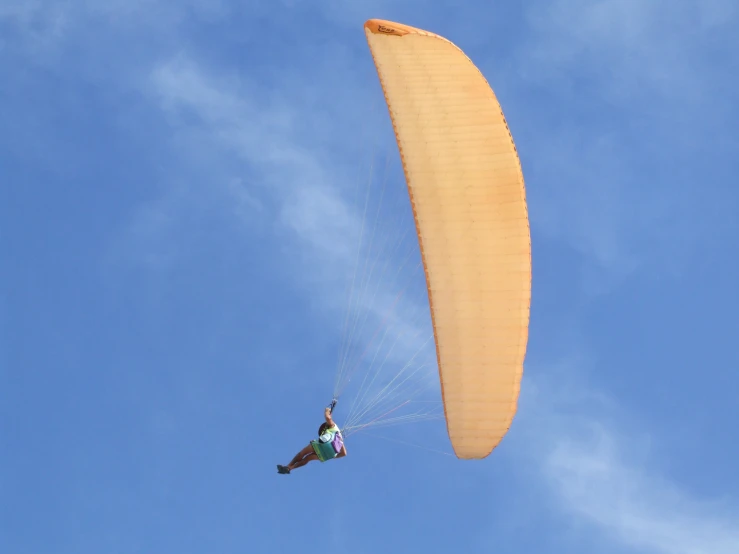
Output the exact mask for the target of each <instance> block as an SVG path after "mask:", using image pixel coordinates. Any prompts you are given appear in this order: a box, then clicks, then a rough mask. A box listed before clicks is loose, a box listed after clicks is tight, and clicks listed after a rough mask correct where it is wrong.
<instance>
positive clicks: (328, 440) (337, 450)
mask: <svg viewBox="0 0 739 554" xmlns="http://www.w3.org/2000/svg"><path fill="white" fill-rule="evenodd" d="M337 402H338V401H337V400H336V398H334V399H333V400H332V401H331V404H329V405H328V406H326V409H325V410H324V411H323V417H324V418H325V420H326V421H325V422H323V423H321V426H320V427H319V428H318V439H316V440H312V441H310V444H308V446H306V447H305V448H303V449H302V450H301V451H300V452H298V453H297V454H296V455H295V457H294V458H293V459H292V460H291V461H290V463H289V464H287V465H286V466H283V465H279V464H278V465H277V473H282V474H289V473H290V472H291V471H292V470H293V469H297V468H299V467H303V466H304V465H305V464H307V463H308V462H312V461H313V460H318V461H320V462H325V461H327V460H332V459H334V458H343V457H344V456H346V445H345V444H344V438H343V437H342V435H341V430H340V429H339V426H338V425H336V423H334V420H333V419H332V417H331V414H332V413H333V411H334V408H335V407H336V403H337Z"/></svg>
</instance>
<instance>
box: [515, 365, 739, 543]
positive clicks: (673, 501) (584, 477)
mask: <svg viewBox="0 0 739 554" xmlns="http://www.w3.org/2000/svg"><path fill="white" fill-rule="evenodd" d="M582 362H583V360H580V361H578V362H575V363H576V364H580V363H582ZM553 373H556V374H558V378H556V379H546V380H544V379H542V380H540V381H538V382H537V381H534V382H532V381H531V380H529V381H528V382H527V387H526V389H525V391H524V396H523V403H524V404H525V406H526V409H525V410H523V411H522V417H521V422H520V425H521V428H522V429H521V433H520V435H519V436H518V438H517V439H516V440H517V442H518V443H519V444H520V448H521V452H525V453H527V454H528V455H530V456H531V459H530V464H531V466H532V469H533V471H535V472H536V473H538V474H539V476H540V477H541V480H542V482H543V483H544V484H545V485H546V487H547V488H548V489H549V492H550V494H551V496H552V498H553V499H554V501H555V502H556V505H558V506H559V507H560V508H561V509H562V510H563V512H564V514H565V515H566V516H567V517H568V518H570V520H571V522H572V523H573V525H575V524H577V525H580V526H581V525H582V524H583V523H585V524H587V525H589V526H590V528H591V530H594V531H596V532H598V533H602V534H603V535H605V536H606V537H609V538H610V539H612V540H614V541H616V542H617V543H618V544H621V545H623V546H625V547H629V548H634V549H636V551H638V552H644V553H650V554H651V553H653V554H733V553H734V552H739V526H737V521H739V505H737V503H736V499H734V501H732V500H731V499H728V498H727V499H714V500H706V499H702V498H699V497H697V496H695V494H694V493H690V492H688V491H687V490H684V489H683V488H682V487H681V486H680V485H679V484H678V483H675V482H672V481H670V480H669V479H667V478H666V477H664V474H663V473H661V472H660V469H659V464H660V460H659V457H658V456H657V453H658V452H659V450H660V441H659V439H658V438H656V437H651V436H650V435H649V434H648V431H645V430H644V429H643V427H642V428H639V427H638V426H637V425H636V422H633V421H630V420H629V418H628V417H626V415H625V414H623V413H620V410H619V406H618V403H617V402H616V401H614V399H612V398H609V397H608V396H605V395H603V394H602V393H598V392H597V391H592V390H588V389H587V388H584V387H583V386H582V385H579V384H577V383H575V382H573V381H572V380H568V379H567V378H566V377H565V378H564V379H559V377H561V376H562V369H559V370H557V369H556V368H553ZM558 383H559V384H558ZM563 383H566V384H567V385H566V386H563ZM637 429H639V430H638V431H637Z"/></svg>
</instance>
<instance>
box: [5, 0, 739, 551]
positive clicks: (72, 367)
mask: <svg viewBox="0 0 739 554" xmlns="http://www.w3.org/2000/svg"><path fill="white" fill-rule="evenodd" d="M737 10H739V7H737V5H736V3H735V2H732V1H730V0H702V1H700V2H699V1H697V0H695V1H693V0H685V1H683V2H680V3H677V2H670V1H667V0H654V1H652V2H637V1H633V2H629V1H616V0H591V1H585V0H553V1H550V2H544V1H539V0H533V1H530V2H526V3H511V2H506V3H504V2H495V3H493V2H480V1H474V2H473V1H471V2H466V3H464V6H463V7H460V6H459V5H458V3H457V2H451V1H435V2H430V1H427V0H407V1H400V0H395V1H392V2H391V1H389V0H385V1H381V0H377V1H367V2H354V3H349V2H339V1H338V0H325V1H322V2H304V1H299V0H293V1H289V0H283V1H278V0H274V1H271V2H266V1H265V2H255V1H248V2H240V3H237V2H227V1H225V0H223V1H217V0H209V1H205V0H189V1H183V2H178V3H168V2H164V1H162V0H146V1H145V0H133V1H126V2H123V1H117V0H116V1H110V2H89V1H74V0H72V1H68V2H64V3H51V2H42V1H30V0H26V1H20V0H18V1H14V0H1V1H0V75H2V78H0V98H1V99H2V109H0V185H1V189H0V191H1V195H0V225H1V227H0V240H1V241H2V242H0V245H1V247H2V272H0V275H1V278H2V288H1V289H0V291H1V293H2V295H1V296H0V314H1V317H0V356H1V357H0V385H1V386H0V407H1V409H2V421H3V424H2V426H0V445H1V451H2V454H1V457H0V460H1V461H0V470H1V471H0V487H2V489H1V491H0V498H2V500H1V501H0V509H1V510H2V511H1V512H0V551H2V552H10V553H13V554H31V553H33V554H36V553H46V552H54V553H55V554H64V553H75V554H86V553H90V554H92V553H94V554H99V553H101V552H126V553H127V552H152V553H154V552H156V553H162V552H173V553H174V552H176V553H178V554H184V553H195V552H210V553H221V552H223V553H228V552H292V551H297V550H303V549H310V548H316V546H315V545H316V544H320V545H321V546H320V548H341V549H343V551H346V552H351V553H363V552H377V551H383V552H418V551H427V552H444V551H460V552H481V553H483V552H504V553H507V554H517V553H529V552H536V553H544V552H546V553H552V554H557V553H568V554H577V553H587V554H592V553H593V552H598V553H608V554H621V553H644V554H652V553H653V554H668V553H669V554H698V553H701V554H702V553H707V554H735V553H736V552H739V479H738V478H737V469H736V468H737V463H736V460H737V458H738V457H739V444H738V443H737V441H736V440H735V437H736V431H735V422H736V421H739V402H737V398H738V395H739V373H738V372H737V367H738V366H739V356H738V355H737V349H736V345H735V343H734V342H733V341H734V340H735V337H736V328H737V327H736V313H737V311H738V310H739V295H737V293H736V283H737V282H739V261H737V260H738V259H739V257H738V256H737V253H738V252H739V228H738V225H737V220H736V215H735V214H736V213H737V208H739V193H738V192H737V189H736V174H737V171H738V170H739V141H738V140H737V133H736V129H737V128H739V110H737V107H736V101H735V99H736V96H737V91H738V90H739V80H738V78H737V75H739V56H737V52H739V38H737V37H739V34H737V24H738V14H737ZM371 17H379V18H384V19H391V20H396V21H401V22H403V23H407V24H410V25H414V26H417V27H421V28H425V29H428V30H430V31H433V32H436V33H438V34H441V35H443V36H445V37H447V38H449V39H450V40H452V41H453V42H455V43H456V44H458V45H459V46H460V47H461V48H463V49H464V50H465V51H466V53H467V54H468V55H469V56H470V57H471V58H472V59H473V61H474V62H475V63H476V64H477V65H478V66H479V67H480V69H481V70H482V71H483V73H484V74H485V75H486V77H487V78H488V80H489V81H490V83H491V84H492V86H493V88H494V89H495V91H496V93H497V95H498V97H499V99H500V101H501V104H502V106H503V109H504V110H505V113H506V116H507V119H508V122H509V124H510V126H511V129H512V132H513V134H514V139H515V140H516V144H517V147H518V149H519V152H520V154H521V158H522V163H523V169H524V175H525V177H526V183H527V195H528V200H529V209H530V216H531V226H532V243H533V268H534V270H533V301H532V313H531V316H532V320H531V328H530V343H529V350H528V355H527V360H526V367H525V377H524V382H523V386H522V396H521V402H520V409H519V412H518V415H517V417H516V419H515V421H514V424H513V426H512V428H511V431H510V433H509V434H508V436H507V437H506V439H505V440H504V441H503V443H502V444H501V446H500V447H499V448H498V449H496V450H495V451H494V452H493V454H492V455H491V456H490V457H488V458H487V459H485V460H482V461H461V460H457V459H456V458H454V457H452V456H449V455H447V454H444V453H437V452H431V451H430V450H440V451H442V452H446V453H448V452H450V451H451V447H450V445H449V443H448V439H447V438H446V436H445V432H444V425H443V421H435V422H425V423H423V424H417V425H418V426H414V425H410V424H409V425H404V426H398V427H394V428H391V429H388V431H387V432H388V433H391V434H389V435H387V436H388V437H394V438H396V439H400V440H407V442H414V443H415V444H419V445H420V446H419V447H416V446H409V445H401V444H398V443H395V442H389V441H387V440H383V438H387V437H383V438H380V437H375V436H370V435H367V434H362V433H357V434H356V435H354V436H353V437H351V438H350V440H348V444H347V446H348V449H349V456H348V457H347V458H345V459H342V460H339V461H335V462H331V463H328V464H322V465H319V464H310V465H309V466H307V467H305V468H303V469H300V470H298V471H296V472H295V473H294V474H293V475H290V476H281V475H277V474H276V473H275V464H277V463H286V462H287V461H288V460H289V459H290V458H291V457H292V456H293V454H294V453H295V452H297V450H299V449H300V448H302V446H304V444H306V443H307V441H308V440H309V439H310V438H312V437H313V435H314V433H315V429H316V427H317V425H318V424H319V423H320V421H321V417H322V409H323V406H324V405H325V404H326V403H327V402H328V401H329V400H330V396H331V392H332V384H333V379H334V377H335V372H336V363H337V352H338V348H339V347H340V344H341V338H342V337H341V323H342V317H343V312H342V307H343V303H344V302H345V297H344V295H343V293H344V290H343V288H341V290H340V292H338V291H339V288H340V287H339V284H342V283H344V282H345V279H346V275H347V272H348V271H349V268H350V266H351V255H350V253H351V246H352V239H353V238H355V237H356V228H357V225H358V219H357V211H356V209H355V206H354V205H352V204H351V202H350V199H351V194H352V190H351V186H352V183H353V182H354V178H355V176H356V174H357V171H358V168H360V170H362V171H364V170H366V167H365V165H366V162H367V159H368V152H373V151H374V150H372V148H371V147H368V146H367V144H375V145H377V146H378V149H379V150H380V151H382V152H386V151H388V150H392V148H391V147H392V146H393V137H392V136H391V134H390V133H389V129H388V127H387V121H386V119H387V116H386V113H385V112H383V111H382V110H383V106H382V104H381V102H382V98H381V96H380V92H379V88H378V86H377V83H376V80H377V78H376V74H375V73H374V68H373V66H372V63H371V59H370V57H369V53H368V49H367V46H366V42H365V37H364V33H363V30H362V24H363V22H364V21H365V20H366V19H368V18H371ZM368 113H370V114H373V115H372V117H371V118H368V117H367V114H368ZM367 121H369V122H370V124H369V125H366V122H367ZM367 136H369V137H370V138H371V140H370V141H364V139H363V137H367ZM373 141H374V142H373ZM363 164H365V165H363ZM390 168H391V169H390V175H391V178H390V181H391V182H392V183H394V184H395V187H396V188H395V189H394V190H395V191H396V192H397V191H398V190H402V189H401V188H398V187H401V186H402V180H400V179H401V174H400V172H399V170H398V168H397V165H395V164H394V162H393V161H392V160H391V163H390ZM388 232H389V231H388ZM385 293H387V294H385ZM387 295H390V297H391V296H392V291H391V290H384V289H383V291H382V294H381V295H380V298H381V299H385V300H387V298H386V296H387ZM408 302H415V303H416V304H413V306H415V307H417V303H418V302H422V298H419V297H418V295H416V296H413V297H412V298H410V299H409V300H408ZM380 305H382V304H381V303H380ZM409 306H410V305H404V309H403V310H400V311H399V314H398V315H397V317H396V318H394V319H393V323H392V325H391V327H390V328H391V333H392V332H399V331H398V329H401V328H403V329H405V328H407V327H408V326H413V325H421V326H423V325H424V323H423V322H424V319H423V311H422V310H421V311H420V312H418V311H414V310H412V309H410V308H409ZM374 309H375V308H374V307H373V306H371V305H367V306H364V307H363V310H364V312H365V313H366V314H368V317H369V318H370V319H371V318H373V317H375V316H378V314H379V313H381V312H382V311H381V310H379V312H378V314H376V313H374V311H373V310H374ZM409 314H420V315H419V316H418V317H417V318H415V319H414V318H412V317H410V315H409ZM403 316H408V321H406V320H405V319H404V317H403ZM419 322H420V323H419ZM398 336H400V337H401V339H400V344H401V346H402V347H405V348H407V349H409V350H414V347H413V344H412V343H409V342H408V340H407V335H406V334H403V335H400V334H399V335H398ZM413 336H415V335H413ZM401 352H402V349H401ZM393 363H394V362H393ZM427 375H428V374H427ZM347 404H348V403H344V402H343V400H342V403H341V404H340V406H339V409H338V412H337V413H338V414H339V415H341V413H342V412H341V410H342V409H343V410H347ZM342 417H343V416H342ZM429 449H430V450H429Z"/></svg>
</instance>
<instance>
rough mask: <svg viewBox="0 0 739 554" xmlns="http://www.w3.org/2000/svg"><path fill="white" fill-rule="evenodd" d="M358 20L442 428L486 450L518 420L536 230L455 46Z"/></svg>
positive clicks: (512, 158)
mask: <svg viewBox="0 0 739 554" xmlns="http://www.w3.org/2000/svg"><path fill="white" fill-rule="evenodd" d="M364 28H365V32H366V35H367V41H368V43H369V47H370V51H371V52H372V57H373V58H374V61H375V66H376V68H377V73H378V75H379V78H380V82H381V84H382V88H383V91H384V93H385V99H386V101H387V105H388V108H389V110H390V116H391V118H392V123H393V127H394V129H395V135H396V139H397V142H398V147H399V149H400V153H401V158H402V162H403V168H404V171H405V178H406V182H407V185H408V191H409V194H410V199H411V204H412V206H413V213H414V216H415V222H416V229H417V232H418V240H419V244H420V246H421V255H422V257H423V263H424V267H425V271H426V283H427V286H428V295H429V303H430V306H431V315H432V321H433V324H434V334H435V338H436V350H437V359H438V364H439V375H440V379H441V388H442V395H443V400H444V411H445V415H446V421H447V430H448V432H449V437H450V439H451V441H452V446H453V448H454V451H455V453H456V455H457V456H458V457H459V458H484V457H486V456H487V455H489V454H490V452H492V450H493V449H494V448H495V447H496V446H497V445H498V444H499V443H500V441H501V440H502V438H503V436H504V435H505V434H506V432H507V431H508V429H509V427H510V425H511V422H512V421H513V417H514V415H515V413H516V408H517V404H518V394H519V389H520V384H521V377H522V374H523V362H524V357H525V354H526V345H527V341H528V323H529V307H530V300H531V238H530V231H529V221H528V212H527V208H526V193H525V189H524V182H523V175H522V172H521V166H520V162H519V159H518V155H517V153H516V147H515V146H514V144H513V139H512V138H511V134H510V132H509V130H508V126H507V124H506V121H505V118H504V116H503V113H502V111H501V108H500V105H499V103H498V101H497V99H496V97H495V94H494V93H493V91H492V89H491V88H490V86H489V85H488V83H487V81H486V80H485V78H484V77H483V76H482V74H481V73H480V71H479V70H478V69H477V68H476V67H475V66H474V65H473V63H472V62H471V61H470V60H469V59H468V58H467V56H466V55H465V54H464V52H462V51H461V50H460V49H459V48H458V47H456V46H455V45H454V44H452V43H451V42H449V41H448V40H446V39H444V38H442V37H440V36H438V35H434V34H432V33H429V32H426V31H422V30H420V29H415V28H413V27H408V26H406V25H401V24H398V23H393V22H390V21H382V20H377V19H373V20H370V21H367V22H366V23H365V26H364Z"/></svg>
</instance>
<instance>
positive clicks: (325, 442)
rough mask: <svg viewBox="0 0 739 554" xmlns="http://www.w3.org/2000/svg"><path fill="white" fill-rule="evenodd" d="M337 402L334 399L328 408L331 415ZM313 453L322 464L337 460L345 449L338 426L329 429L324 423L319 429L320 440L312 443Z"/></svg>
mask: <svg viewBox="0 0 739 554" xmlns="http://www.w3.org/2000/svg"><path fill="white" fill-rule="evenodd" d="M336 402H337V400H336V399H335V398H334V399H333V400H332V401H331V404H330V405H329V406H328V409H329V413H332V412H333V411H334V408H335V407H336ZM310 444H311V446H312V447H313V451H314V452H315V453H316V456H318V459H319V460H320V461H321V462H325V461H326V460H330V459H332V458H335V457H336V456H337V455H338V453H339V452H341V449H342V448H343V447H344V438H343V437H342V436H341V430H340V429H339V428H338V426H336V425H334V427H331V428H329V427H328V424H326V423H322V424H321V426H320V427H319V428H318V440H312V441H310Z"/></svg>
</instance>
